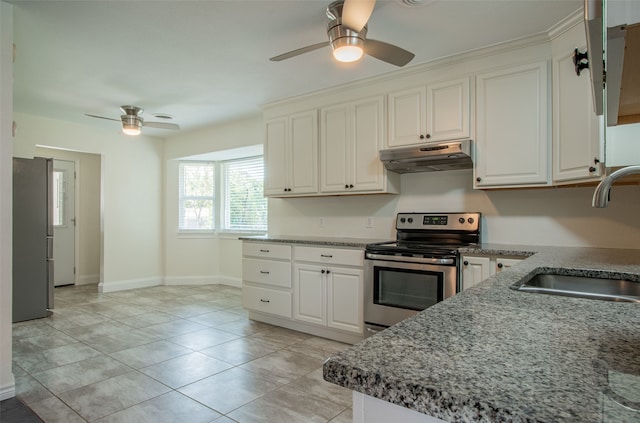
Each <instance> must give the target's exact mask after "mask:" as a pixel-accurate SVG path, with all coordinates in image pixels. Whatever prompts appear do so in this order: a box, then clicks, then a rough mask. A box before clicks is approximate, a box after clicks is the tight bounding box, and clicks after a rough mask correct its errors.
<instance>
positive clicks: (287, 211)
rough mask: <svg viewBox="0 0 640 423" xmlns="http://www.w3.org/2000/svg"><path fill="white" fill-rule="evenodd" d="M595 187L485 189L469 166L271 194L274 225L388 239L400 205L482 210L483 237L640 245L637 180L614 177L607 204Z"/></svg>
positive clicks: (298, 231) (273, 228) (284, 231)
mask: <svg viewBox="0 0 640 423" xmlns="http://www.w3.org/2000/svg"><path fill="white" fill-rule="evenodd" d="M593 190H594V188H593V187H585V188H549V189H510V190H493V191H481V190H473V189H472V174H471V171H468V170H460V171H448V172H440V173H428V174H405V175H402V194H400V195H363V196H343V197H337V196H336V197H320V198H291V199H270V200H269V233H270V234H274V235H309V236H330V237H348V238H380V239H389V238H393V237H395V215H396V213H398V212H411V211H416V212H438V211H474V212H475V211H477V212H481V213H482V215H483V219H482V234H483V241H484V242H491V243H498V244H530V245H556V246H577V247H603V248H635V249H637V248H640V244H638V242H637V240H638V239H640V222H639V221H638V219H637V216H639V215H640V186H615V185H614V187H613V189H612V193H611V202H610V203H609V207H607V208H604V209H594V208H592V207H591V197H592V195H593ZM368 226H370V227H368Z"/></svg>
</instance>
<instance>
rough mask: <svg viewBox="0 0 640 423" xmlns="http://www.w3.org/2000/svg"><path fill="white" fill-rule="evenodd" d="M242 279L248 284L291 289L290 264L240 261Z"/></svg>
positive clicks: (285, 262)
mask: <svg viewBox="0 0 640 423" xmlns="http://www.w3.org/2000/svg"><path fill="white" fill-rule="evenodd" d="M242 279H243V280H245V281H248V282H254V283H263V284H267V285H273V286H280V287H283V288H291V262H288V261H275V260H262V259H254V258H246V257H245V258H244V259H242Z"/></svg>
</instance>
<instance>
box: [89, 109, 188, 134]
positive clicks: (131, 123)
mask: <svg viewBox="0 0 640 423" xmlns="http://www.w3.org/2000/svg"><path fill="white" fill-rule="evenodd" d="M120 110H122V113H124V114H123V115H120V119H114V118H110V117H106V116H98V115H91V114H89V113H85V116H89V117H93V118H98V119H106V120H114V121H116V122H121V123H122V132H124V133H125V134H127V135H140V132H141V131H142V127H143V126H148V127H150V128H161V129H180V125H177V124H175V123H168V122H145V121H144V119H143V118H142V116H140V115H141V114H142V112H144V109H142V108H140V107H136V106H120Z"/></svg>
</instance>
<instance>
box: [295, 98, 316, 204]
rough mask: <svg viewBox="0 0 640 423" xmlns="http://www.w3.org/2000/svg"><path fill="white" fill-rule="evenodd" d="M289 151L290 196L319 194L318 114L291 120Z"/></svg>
mask: <svg viewBox="0 0 640 423" xmlns="http://www.w3.org/2000/svg"><path fill="white" fill-rule="evenodd" d="M289 125H290V134H291V135H290V137H289V139H290V142H289V146H288V149H289V151H290V159H289V160H288V166H289V168H290V169H291V171H290V172H291V173H290V174H291V182H290V187H289V188H291V191H290V194H313V193H317V192H318V164H317V163H318V112H317V110H312V111H309V112H303V113H298V114H295V115H292V116H291V117H290V118H289Z"/></svg>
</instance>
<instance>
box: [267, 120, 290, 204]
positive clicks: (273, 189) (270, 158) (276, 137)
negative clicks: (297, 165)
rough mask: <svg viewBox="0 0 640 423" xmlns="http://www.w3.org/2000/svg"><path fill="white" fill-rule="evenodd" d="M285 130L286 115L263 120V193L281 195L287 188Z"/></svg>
mask: <svg viewBox="0 0 640 423" xmlns="http://www.w3.org/2000/svg"><path fill="white" fill-rule="evenodd" d="M287 132H288V119H287V118H286V117H283V118H278V119H273V120H270V121H268V122H265V141H264V164H265V166H264V168H265V175H264V194H265V195H281V194H284V193H286V191H285V188H288V187H287V182H288V175H287V172H288V166H287V161H288V152H287V145H288V141H287Z"/></svg>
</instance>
